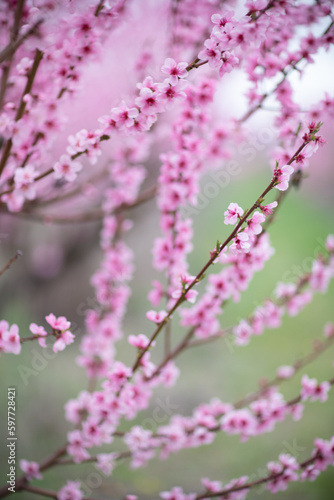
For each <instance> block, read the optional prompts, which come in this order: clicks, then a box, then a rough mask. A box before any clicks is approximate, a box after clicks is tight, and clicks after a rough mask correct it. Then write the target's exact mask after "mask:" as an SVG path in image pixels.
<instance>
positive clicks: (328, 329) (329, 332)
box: [324, 322, 334, 339]
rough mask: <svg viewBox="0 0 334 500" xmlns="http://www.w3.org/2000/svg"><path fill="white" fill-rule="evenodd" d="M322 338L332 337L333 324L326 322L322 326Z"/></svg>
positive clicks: (333, 332)
mask: <svg viewBox="0 0 334 500" xmlns="http://www.w3.org/2000/svg"><path fill="white" fill-rule="evenodd" d="M324 336H325V337H326V338H327V339H329V338H331V337H334V323H331V322H328V323H326V324H325V326H324Z"/></svg>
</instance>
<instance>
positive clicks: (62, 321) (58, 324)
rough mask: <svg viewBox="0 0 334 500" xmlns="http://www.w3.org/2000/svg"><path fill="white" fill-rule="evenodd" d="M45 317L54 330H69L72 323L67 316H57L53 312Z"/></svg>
mask: <svg viewBox="0 0 334 500" xmlns="http://www.w3.org/2000/svg"><path fill="white" fill-rule="evenodd" d="M45 319H46V321H47V322H48V323H49V325H50V326H52V328H53V329H54V330H59V331H63V330H68V329H69V328H70V326H71V323H70V322H69V321H67V319H66V318H65V316H59V317H58V318H56V316H55V315H54V314H53V313H50V314H49V315H48V316H45Z"/></svg>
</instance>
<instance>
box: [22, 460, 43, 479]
mask: <svg viewBox="0 0 334 500" xmlns="http://www.w3.org/2000/svg"><path fill="white" fill-rule="evenodd" d="M20 467H21V469H22V470H23V472H24V473H25V475H26V476H27V479H28V481H31V480H32V479H42V474H41V473H40V470H39V464H38V463H37V462H28V460H24V459H22V460H20Z"/></svg>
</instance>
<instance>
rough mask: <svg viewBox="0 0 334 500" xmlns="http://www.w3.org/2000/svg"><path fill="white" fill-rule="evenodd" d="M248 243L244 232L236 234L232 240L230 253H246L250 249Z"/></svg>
mask: <svg viewBox="0 0 334 500" xmlns="http://www.w3.org/2000/svg"><path fill="white" fill-rule="evenodd" d="M250 246H251V245H250V242H249V236H248V234H247V233H245V231H243V232H242V233H238V234H237V236H236V237H235V238H233V243H232V245H230V248H229V250H230V252H231V253H235V252H238V251H240V252H248V250H249V249H250Z"/></svg>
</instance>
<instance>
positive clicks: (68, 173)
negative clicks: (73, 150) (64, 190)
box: [53, 155, 82, 182]
mask: <svg viewBox="0 0 334 500" xmlns="http://www.w3.org/2000/svg"><path fill="white" fill-rule="evenodd" d="M81 169H82V165H81V163H79V162H78V161H73V160H71V158H70V157H69V156H68V155H62V156H61V157H60V160H59V161H57V162H56V163H55V164H54V167H53V170H54V172H55V174H54V175H55V178H56V179H64V180H65V181H67V182H73V181H74V180H75V179H76V178H77V173H78V172H80V170H81Z"/></svg>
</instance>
